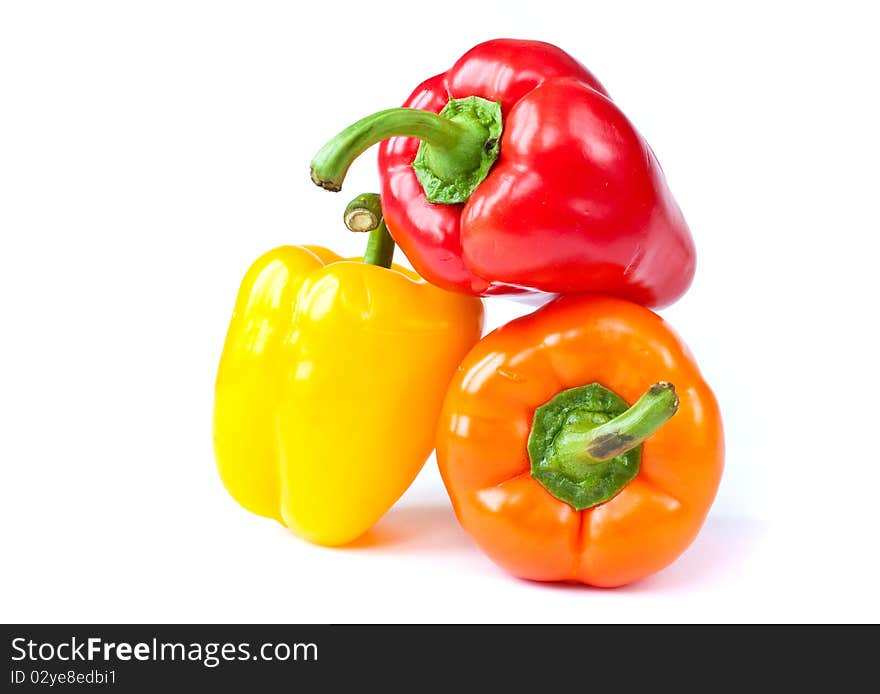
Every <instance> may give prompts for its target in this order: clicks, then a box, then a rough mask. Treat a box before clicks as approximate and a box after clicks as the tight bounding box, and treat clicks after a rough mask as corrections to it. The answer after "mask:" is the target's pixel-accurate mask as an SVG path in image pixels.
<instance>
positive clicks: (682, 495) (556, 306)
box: [437, 295, 724, 587]
mask: <svg viewBox="0 0 880 694" xmlns="http://www.w3.org/2000/svg"><path fill="white" fill-rule="evenodd" d="M658 381H668V382H671V383H673V384H674V385H675V390H676V392H677V394H678V396H679V399H680V404H679V409H678V412H677V413H676V414H675V416H673V417H672V418H671V419H670V420H669V421H668V422H666V423H665V424H664V425H663V426H662V427H661V428H660V429H659V430H658V431H656V432H655V433H654V434H653V435H652V436H651V437H650V438H649V439H648V440H647V441H646V442H645V443H644V444H643V449H642V456H641V464H640V468H639V472H638V474H637V476H636V477H635V478H634V479H633V480H632V481H631V482H629V483H628V484H627V485H626V486H625V487H624V488H623V489H622V490H621V491H620V492H619V493H618V494H617V495H616V496H614V497H613V498H611V499H610V500H608V501H606V502H604V503H602V504H599V505H597V506H593V507H592V508H588V509H586V510H583V511H576V510H575V509H574V508H573V507H572V506H570V505H568V504H567V503H566V502H564V501H561V500H559V499H557V498H556V497H554V496H552V495H551V494H550V493H549V492H548V491H547V490H546V489H545V488H544V487H543V486H542V485H541V484H540V483H539V482H538V481H537V480H535V479H534V478H532V476H531V474H530V460H529V455H528V451H527V449H526V445H527V440H528V437H529V433H530V431H531V427H532V418H533V416H534V412H535V409H536V408H537V407H539V406H541V405H543V404H544V403H546V402H547V401H548V400H550V399H551V398H553V397H554V396H555V395H556V394H557V393H558V392H559V391H562V390H565V389H567V388H572V387H575V386H580V385H585V384H588V383H592V382H598V383H599V384H601V385H603V386H605V387H606V388H608V389H610V390H612V391H614V392H615V393H617V394H618V395H620V396H621V397H622V398H623V399H624V400H626V401H627V402H628V403H630V404H632V403H633V402H635V401H636V400H637V399H638V398H639V396H640V395H641V394H642V393H643V391H644V390H645V388H646V386H647V385H649V384H651V383H656V382H658ZM437 460H438V464H439V467H440V473H441V475H442V477H443V481H444V484H445V485H446V489H447V491H448V493H449V496H450V499H451V501H452V505H453V507H454V508H455V513H456V516H457V518H458V520H459V522H460V523H461V525H462V527H463V528H464V529H465V530H466V531H467V532H468V534H469V535H470V536H471V537H472V538H473V540H474V541H475V542H476V543H477V544H478V545H479V546H480V547H481V548H482V550H483V551H484V552H485V553H486V554H487V555H488V556H489V557H490V558H491V559H492V560H494V561H495V562H496V563H497V564H499V565H500V566H501V567H503V568H504V569H505V570H507V571H508V572H510V573H512V574H514V575H515V576H519V577H521V578H526V579H532V580H536V581H570V582H579V583H585V584H589V585H593V586H602V587H614V586H621V585H624V584H627V583H631V582H633V581H637V580H640V579H642V578H644V577H646V576H649V575H650V574H653V573H655V572H656V571H659V570H660V569H662V568H664V567H665V566H667V565H668V564H670V563H671V562H672V561H674V560H675V559H676V558H677V557H678V556H679V555H680V554H681V553H682V552H684V550H685V549H687V547H688V545H690V543H691V542H692V541H693V540H694V538H695V537H696V536H697V533H698V532H699V530H700V527H701V526H702V524H703V521H704V520H705V518H706V515H707V513H708V511H709V507H710V506H711V504H712V501H713V499H714V498H715V493H716V491H717V489H718V484H719V482H720V479H721V473H722V468H723V465H724V435H723V429H722V423H721V415H720V412H719V409H718V404H717V402H716V400H715V397H714V395H713V393H712V391H711V389H710V388H709V386H708V385H707V384H706V382H705V381H704V380H703V378H702V376H701V375H700V371H699V369H698V368H697V365H696V363H695V362H694V359H693V357H692V355H691V354H690V352H689V351H688V349H687V347H686V346H685V345H684V343H683V342H682V341H681V339H680V338H679V337H678V336H677V335H676V334H675V332H674V331H673V330H672V329H671V328H670V326H669V325H668V324H667V323H666V322H664V321H663V319H661V318H660V317H659V316H658V315H656V314H655V313H653V312H652V311H650V310H648V309H646V308H643V307H641V306H639V305H637V304H633V303H629V302H626V301H623V300H620V299H615V298H612V297H607V296H598V295H581V296H565V297H560V298H558V299H556V300H554V301H552V302H550V303H549V304H547V305H546V306H544V307H543V308H541V309H539V310H537V311H536V312H534V313H532V314H530V315H527V316H524V317H522V318H519V319H517V320H514V321H512V322H511V323H508V324H507V325H505V326H503V327H501V328H499V329H497V330H495V331H494V332H492V333H490V334H489V335H487V336H486V337H484V338H483V339H482V340H481V341H480V342H479V343H477V345H476V346H475V347H474V348H473V349H472V350H471V351H470V353H469V354H468V355H467V357H465V359H464V361H463V362H462V364H461V366H460V367H459V369H458V371H457V373H456V375H455V377H454V378H453V380H452V382H451V383H450V386H449V389H448V391H447V394H446V398H445V401H444V405H443V410H442V413H441V416H440V420H439V423H438V436H437Z"/></svg>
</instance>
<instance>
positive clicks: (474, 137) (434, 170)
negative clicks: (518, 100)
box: [311, 96, 502, 204]
mask: <svg viewBox="0 0 880 694" xmlns="http://www.w3.org/2000/svg"><path fill="white" fill-rule="evenodd" d="M501 130H502V121H501V104H500V103H496V102H492V101H487V100H486V99H481V98H480V97H477V96H469V97H467V98H464V99H450V100H449V103H448V104H447V105H446V106H445V107H444V108H443V110H442V111H441V112H440V113H439V114H437V113H433V112H432V111H423V110H421V109H415V108H391V109H387V110H385V111H379V112H378V113H374V114H372V115H370V116H367V117H366V118H362V119H361V120H359V121H357V122H356V123H353V124H352V125H350V126H348V127H347V128H346V129H345V130H343V131H342V132H340V133H339V134H338V135H336V137H334V138H333V139H332V140H330V141H329V142H327V143H326V144H325V145H324V146H323V147H322V148H321V149H320V150H319V151H318V153H317V154H316V155H315V157H314V159H312V163H311V176H312V181H313V182H314V183H315V185H318V186H320V187H321V188H324V189H326V190H330V191H338V190H341V189H342V183H343V181H344V180H345V176H346V174H347V173H348V169H349V167H350V166H351V164H352V162H354V160H355V159H356V158H357V157H358V156H360V155H361V154H362V153H363V152H365V151H366V150H367V149H368V148H369V147H371V146H372V145H374V144H376V143H378V142H381V141H382V140H385V139H387V138H389V137H393V136H395V135H401V136H405V137H416V138H418V139H420V140H421V141H422V142H421V145H420V146H419V150H418V153H417V154H416V158H415V161H414V162H413V169H414V170H415V173H416V176H417V177H418V179H419V182H420V183H421V184H422V188H424V190H425V195H426V197H427V199H428V200H429V201H430V202H436V203H447V204H453V203H462V202H466V201H467V199H468V198H469V197H470V196H471V194H472V193H473V192H474V190H475V189H476V187H477V186H478V185H480V183H481V182H482V181H483V180H484V179H485V178H486V176H487V175H488V174H489V170H490V169H491V168H492V165H493V164H494V163H495V160H496V159H497V158H498V153H499V151H500V142H501Z"/></svg>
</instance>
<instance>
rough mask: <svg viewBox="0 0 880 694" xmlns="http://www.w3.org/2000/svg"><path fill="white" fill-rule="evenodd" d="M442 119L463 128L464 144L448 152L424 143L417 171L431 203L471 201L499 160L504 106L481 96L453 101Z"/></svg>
mask: <svg viewBox="0 0 880 694" xmlns="http://www.w3.org/2000/svg"><path fill="white" fill-rule="evenodd" d="M440 116H441V117H443V118H446V119H448V120H449V121H450V122H452V123H455V124H457V125H459V126H461V127H462V136H461V138H460V141H459V142H458V143H456V146H455V147H454V148H451V149H447V148H443V147H436V146H434V145H432V144H431V143H430V142H427V141H425V140H423V141H422V143H421V144H420V145H419V151H418V152H417V153H416V158H415V160H414V161H413V169H415V172H416V177H417V178H418V179H419V183H421V184H422V188H423V189H424V190H425V196H426V197H427V198H428V200H429V201H430V202H436V203H445V204H454V203H462V202H467V200H468V198H469V197H470V196H471V194H472V193H473V192H474V190H476V188H477V186H478V185H480V183H482V182H483V180H484V179H485V178H486V176H488V175H489V169H491V168H492V165H493V164H494V163H495V160H496V159H497V158H498V153H499V151H500V149H501V129H502V124H501V104H500V103H498V102H494V101H487V100H486V99H481V98H480V97H478V96H469V97H467V98H466V99H449V103H447V104H446V106H444V107H443V110H442V111H440Z"/></svg>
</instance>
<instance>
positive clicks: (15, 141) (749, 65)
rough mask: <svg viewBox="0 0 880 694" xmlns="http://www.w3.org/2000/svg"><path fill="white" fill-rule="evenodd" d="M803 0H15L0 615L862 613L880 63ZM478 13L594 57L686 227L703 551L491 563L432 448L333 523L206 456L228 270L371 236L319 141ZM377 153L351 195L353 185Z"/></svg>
mask: <svg viewBox="0 0 880 694" xmlns="http://www.w3.org/2000/svg"><path fill="white" fill-rule="evenodd" d="M804 5H805V3H804V4H802V3H791V4H787V3H766V2H762V3H747V2H742V3H736V4H735V5H732V6H730V7H729V8H728V9H719V8H718V7H717V6H716V5H715V4H714V3H688V4H682V3H640V4H632V3H626V2H620V3H608V2H602V3H598V2H597V3H593V2H580V3H572V2H553V1H551V0H542V2H530V3H514V2H503V3H501V2H480V3H477V2H466V3H463V2H461V3H460V2H453V1H452V0H444V1H443V2H440V3H436V2H435V3H430V4H429V3H419V2H413V1H412V0H410V1H409V2H400V3H397V2H371V3H357V4H356V5H347V4H344V3H314V4H303V3H269V2H241V3H227V2H205V3H196V2H157V1H153V2H137V3H135V2H103V3H98V2H78V3H68V2H58V3H51V2H44V3H33V2H6V3H3V5H2V6H0V7H2V9H0V243H2V246H0V307H2V314H0V318H2V322H0V335H2V337H0V471H2V482H0V533H2V564H3V567H2V571H0V619H2V620H3V621H24V622H40V621H89V622H104V621H110V622H130V621H148V622H167V621H171V622H189V621H199V622H201V621H216V622H222V621H244V622H373V621H378V622H386V621H391V622H393V621H407V622H430V621H443V622H445V621H464V622H496V621H502V622H505V621H526V622H528V621H540V622H559V621H573V622H593V621H603V622H604V621H612V622H617V621H623V622H628V621H639V622H641V621H877V620H878V619H880V607H878V605H880V601H878V600H877V598H876V586H877V584H878V579H880V571H878V558H877V555H878V541H877V531H878V521H877V515H876V508H877V505H878V504H877V497H878V481H880V473H878V470H880V464H878V463H880V460H878V457H880V456H878V454H877V445H876V443H875V439H874V436H875V434H876V433H877V431H878V426H877V421H878V417H880V412H878V407H877V402H878V398H877V393H878V385H880V384H878V358H877V351H878V350H877V340H876V334H875V329H876V324H877V315H878V310H877V299H878V294H880V292H878V290H877V269H876V266H877V251H878V241H877V235H878V232H880V228H878V227H880V224H878V205H877V200H878V188H880V176H878V156H880V147H878V135H877V125H878V122H880V112H878V108H877V76H876V70H877V66H878V64H880V56H878V51H877V48H876V45H877V43H876V24H875V23H874V22H873V21H871V20H870V19H869V17H868V16H866V15H865V14H863V13H862V11H861V10H860V9H858V8H860V7H861V6H862V5H863V4H862V3H846V2H837V3H833V4H832V3H828V9H819V8H818V7H817V6H813V5H810V6H809V7H804ZM817 5H818V3H817ZM864 5H865V6H867V4H866V3H865V4H864ZM431 8H433V9H431ZM497 36H508V37H518V38H536V39H542V40H546V41H550V42H552V43H555V44H557V45H559V46H560V47H562V48H564V49H566V50H568V51H569V52H570V53H572V54H574V55H575V56H576V57H578V58H579V59H580V60H581V61H582V62H584V63H585V64H586V65H587V66H589V67H590V69H592V70H593V71H594V72H595V73H596V74H597V75H598V76H599V78H600V79H601V80H602V82H603V83H604V84H605V86H606V87H607V88H608V90H609V91H610V93H611V95H612V96H613V98H614V99H615V100H616V101H617V103H618V104H619V105H620V106H621V107H622V108H623V109H624V110H625V111H626V112H627V114H628V115H629V116H630V118H631V119H632V120H633V121H634V122H635V123H636V125H637V127H638V128H639V129H640V130H641V131H642V133H643V134H644V135H645V137H646V138H647V139H648V141H649V142H650V143H651V144H652V147H653V148H654V150H655V152H656V153H657V155H658V157H659V159H660V161H661V162H662V164H663V167H664V169H665V171H666V174H667V177H668V179H669V182H670V185H671V187H672V189H673V191H674V192H675V195H676V197H677V199H678V201H679V203H680V205H681V206H682V208H683V210H684V212H685V214H686V216H687V218H688V220H689V223H690V225H691V228H692V230H693V233H694V236H695V239H696V243H697V247H698V252H699V267H698V272H697V277H696V280H695V282H694V284H693V286H692V288H691V290H690V292H689V293H688V294H687V295H686V296H685V297H684V298H683V299H681V300H680V301H679V302H678V303H677V304H676V305H675V306H673V307H671V308H669V309H667V310H664V311H663V312H662V315H663V316H664V317H666V318H667V319H668V320H669V321H670V322H671V323H672V324H673V325H674V326H675V328H676V329H677V330H678V332H679V333H680V334H681V335H682V336H683V337H684V339H685V340H686V341H687V342H688V344H689V345H690V347H691V349H692V350H693V351H694V353H695V354H696V356H697V358H698V361H699V362H700V364H701V367H702V369H703V371H704V374H705V376H706V378H707V380H708V381H709V382H710V383H711V384H712V385H713V387H714V389H715V391H716V393H717V395H718V398H719V400H720V403H721V406H722V411H723V415H724V419H725V425H726V432H727V442H728V456H727V466H726V471H725V476H724V480H723V483H722V486H721V489H720V491H719V495H718V498H717V501H716V504H715V506H714V507H713V509H712V512H711V515H710V518H709V520H708V522H707V524H706V526H705V527H704V529H703V532H702V533H701V535H700V536H699V538H698V540H697V541H696V542H695V544H694V545H693V546H692V547H691V549H690V550H689V551H688V552H687V553H686V554H685V555H684V556H683V557H682V558H681V559H680V560H679V561H678V562H676V563H675V564H674V565H673V566H671V567H670V568H669V569H667V570H665V571H663V572H661V573H660V574H658V575H656V576H655V577H653V578H650V579H648V580H646V581H644V582H642V583H639V584H637V585H635V586H631V587H628V588H625V589H620V590H615V591H608V590H595V589H589V588H576V587H559V586H545V585H539V584H532V583H527V582H523V581H519V580H516V579H512V578H510V577H508V576H507V575H505V574H503V573H502V572H501V571H500V570H499V569H497V568H496V567H495V566H494V565H493V564H491V563H490V562H489V561H488V560H487V559H485V558H484V556H483V555H482V554H481V553H480V552H479V551H478V550H477V549H476V548H475V547H474V546H473V545H472V544H471V543H470V541H469V540H468V538H467V536H466V535H465V534H464V532H463V531H462V530H461V529H460V528H459V527H458V525H457V524H456V522H455V519H454V517H453V515H452V512H451V509H450V507H449V505H448V501H447V499H446V496H445V492H444V491H443V488H442V484H441V482H440V478H439V475H438V474H437V471H436V466H435V463H434V460H433V458H432V459H431V460H430V461H429V462H428V463H427V465H426V467H425V469H424V471H423V473H422V474H421V475H420V477H419V478H418V480H417V481H416V483H415V484H414V485H413V487H412V488H411V489H410V490H409V491H408V492H407V494H406V495H405V496H404V497H403V498H402V499H401V501H400V502H399V503H398V504H397V506H395V507H394V509H392V510H391V511H390V512H389V513H388V514H387V515H386V517H385V518H384V519H383V520H382V521H380V523H379V524H378V525H377V526H376V528H375V529H374V530H373V531H371V532H370V533H369V534H368V535H367V536H366V537H365V538H364V539H363V540H362V541H361V542H359V543H357V545H356V546H354V547H351V548H346V549H335V550H334V549H324V548H318V547H313V546H310V545H308V544H306V543H304V542H303V541H301V540H299V539H298V538H296V537H295V536H294V535H292V534H291V533H290V532H288V531H287V530H285V529H283V528H282V527H281V526H279V525H277V524H275V523H273V522H272V521H268V520H264V519H261V518H258V517H256V516H253V515H250V514H248V513H247V512H245V511H243V510H242V509H240V508H239V507H238V506H237V505H236V504H235V503H234V502H233V501H232V499H231V498H230V497H229V496H228V495H227V494H226V492H225V490H224V489H223V488H222V486H221V484H220V482H219V479H218V476H217V474H216V471H215V468H214V461H213V453H212V445H211V409H212V397H213V392H212V391H213V381H214V377H215V373H216V367H217V361H218V358H219V355H220V350H221V347H222V343H223V339H224V336H225V332H226V328H227V324H228V319H229V316H230V312H231V309H232V303H233V300H234V298H235V294H236V291H237V289H238V283H239V281H240V279H241V276H242V274H243V272H244V271H245V269H246V268H247V266H248V265H249V264H250V262H251V261H252V260H254V259H255V258H256V257H257V256H259V255H260V254H261V253H263V252H264V251H266V250H268V249H269V248H272V247H274V246H276V245H280V244H285V243H305V242H311V243H315V242H318V243H323V244H325V245H328V246H331V247H334V248H336V249H339V250H340V251H342V252H344V253H346V254H357V253H359V252H360V250H361V249H360V245H361V243H362V237H360V238H355V237H352V236H349V235H348V234H347V233H346V232H345V231H344V230H343V229H341V227H340V224H339V221H338V220H339V217H340V214H341V210H342V207H343V206H344V204H345V202H346V201H347V199H348V195H335V196H334V195H330V194H328V193H325V192H323V191H320V190H318V189H317V188H315V187H314V186H313V185H312V184H311V182H310V181H309V177H308V163H309V161H310V159H311V156H312V154H313V153H314V152H315V151H316V150H317V149H318V147H319V146H320V145H321V144H322V143H323V141H324V140H326V139H327V138H329V137H330V136H331V135H333V134H334V133H335V132H336V131H337V130H338V129H340V128H341V127H343V126H344V125H346V124H348V123H349V122H351V121H353V120H355V119H357V118H359V117H360V116H362V115H365V114H367V113H370V112H373V111H375V110H379V109H381V108H385V107H389V106H394V105H398V104H399V103H400V102H401V101H402V100H403V99H404V98H405V97H406V96H407V95H408V93H409V91H410V90H411V89H412V88H413V87H414V86H415V85H416V84H417V83H418V82H420V81H421V80H422V79H423V78H425V77H426V76H428V75H432V74H434V73H437V72H440V71H442V70H444V69H446V68H447V67H449V66H450V65H451V64H452V62H453V61H454V60H455V59H456V58H457V57H458V56H459V55H460V54H461V53H463V52H464V51H465V50H467V49H468V48H469V47H470V46H472V45H473V44H475V43H478V42H480V41H483V40H486V39H489V38H494V37H497ZM374 162H375V153H374V152H370V153H369V154H368V155H367V156H365V157H364V158H363V160H362V161H359V162H358V163H357V164H356V165H355V167H354V168H353V170H352V173H351V175H350V177H349V180H348V182H347V192H348V193H351V194H354V193H357V192H361V191H362V190H371V189H376V187H377V174H376V171H375V165H374ZM487 310H488V318H489V322H488V326H487V327H495V326H497V325H500V324H501V323H503V322H505V321H506V320H508V319H510V318H512V317H514V316H516V315H519V314H521V313H523V312H524V311H525V310H526V309H525V308H524V307H522V306H520V305H518V304H516V303H512V302H508V301H506V300H494V301H492V302H489V303H488V304H487Z"/></svg>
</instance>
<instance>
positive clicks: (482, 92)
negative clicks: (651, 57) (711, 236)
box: [379, 39, 695, 308]
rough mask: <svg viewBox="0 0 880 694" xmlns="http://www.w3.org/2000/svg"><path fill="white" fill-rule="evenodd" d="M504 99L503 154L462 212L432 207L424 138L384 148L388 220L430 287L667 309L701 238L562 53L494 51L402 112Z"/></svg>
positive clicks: (430, 86)
mask: <svg viewBox="0 0 880 694" xmlns="http://www.w3.org/2000/svg"><path fill="white" fill-rule="evenodd" d="M450 96H451V97H455V98H464V97H468V96H480V97H483V98H485V99H489V100H493V101H500V102H501V109H502V114H503V117H504V131H503V134H502V139H501V153H500V156H499V158H498V161H497V162H496V163H495V166H494V167H493V169H492V170H491V171H490V173H489V175H488V177H487V178H486V179H485V180H484V181H483V182H482V183H481V184H480V185H479V186H478V187H477V189H476V190H475V191H474V193H473V194H472V195H471V197H470V199H469V200H468V201H467V202H466V203H464V204H460V205H445V204H433V203H430V202H428V201H427V199H426V197H425V193H424V191H423V190H422V187H421V185H420V183H419V181H418V179H417V178H416V175H415V172H414V171H413V168H412V166H411V165H412V162H413V159H414V158H415V155H416V151H417V149H418V146H419V140H417V139H415V138H409V137H393V138H390V139H388V140H386V141H384V142H383V143H382V144H381V146H380V150H379V171H380V175H381V180H382V188H381V194H382V209H383V212H384V215H385V220H386V223H387V224H388V228H389V230H390V232H391V234H392V236H393V237H394V239H395V241H396V242H397V243H398V244H399V245H400V247H401V248H402V250H403V251H404V253H406V255H407V257H408V258H409V260H410V262H412V264H413V267H414V268H415V269H416V270H417V271H418V272H419V274H421V275H422V276H423V277H425V278H426V279H427V280H429V281H430V282H433V283H434V284H436V285H439V286H441V287H444V288H446V289H451V290H455V291H460V292H466V293H471V294H477V295H492V294H510V293H522V292H535V291H537V292H547V293H550V294H557V293H558V294H572V293H581V292H601V293H606V294H613V295H616V296H619V297H621V298H625V299H628V300H630V301H635V302H637V303H640V304H642V305H645V306H650V307H653V308H658V307H662V306H666V305H668V304H671V303H672V302H673V301H675V300H676V299H678V298H679V297H680V296H681V295H682V294H684V292H685V291H686V290H687V288H688V287H689V286H690V283H691V281H692V279H693V275H694V269H695V252H694V245H693V240H692V238H691V235H690V231H689V230H688V227H687V224H686V223H685V220H684V217H683V216H682V214H681V211H680V210H679V208H678V206H677V204H676V202H675V200H674V199H673V197H672V194H671V193H670V191H669V189H668V188H667V186H666V181H665V178H664V176H663V172H662V170H661V168H660V165H659V163H658V162H657V159H656V157H655V156H654V154H653V152H652V151H651V149H650V147H649V146H648V144H647V143H646V142H645V141H644V139H643V138H642V137H641V136H640V135H639V134H638V132H637V131H636V130H635V128H634V127H633V125H632V124H631V123H630V122H629V120H628V119H627V118H626V116H624V114H623V113H622V112H621V111H620V109H618V108H617V106H616V105H615V104H614V103H613V102H612V101H611V100H610V99H609V98H608V96H607V94H606V92H605V90H604V88H603V87H602V85H601V84H599V82H598V81H597V80H596V78H595V77H594V76H593V75H592V74H591V73H590V72H589V71H588V70H587V69H586V68H585V67H583V66H582V65H580V63H578V62H577V61H575V60H574V59H573V58H572V57H571V56H569V55H568V54H566V53H565V52H563V51H562V50H560V49H559V48H557V47H555V46H552V45H550V44H547V43H541V42H537V41H519V40H512V39H497V40H493V41H488V42H486V43H483V44H480V45H479V46H476V47H475V48H473V49H471V50H470V51H469V52H468V53H466V54H465V55H464V56H463V57H462V58H461V59H460V60H459V61H458V62H457V63H456V64H455V65H454V66H453V67H452V69H451V70H449V71H448V72H446V73H443V74H440V75H437V76H435V77H432V78H430V79H428V80H427V81H425V82H423V83H422V84H421V85H419V87H417V88H416V90H415V91H414V92H413V93H412V95H411V96H410V97H409V99H407V101H406V102H405V103H404V106H406V107H411V108H418V109H424V110H428V111H434V112H439V111H440V110H441V109H442V108H443V107H444V106H445V105H446V103H447V100H448V99H449V97H450Z"/></svg>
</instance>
